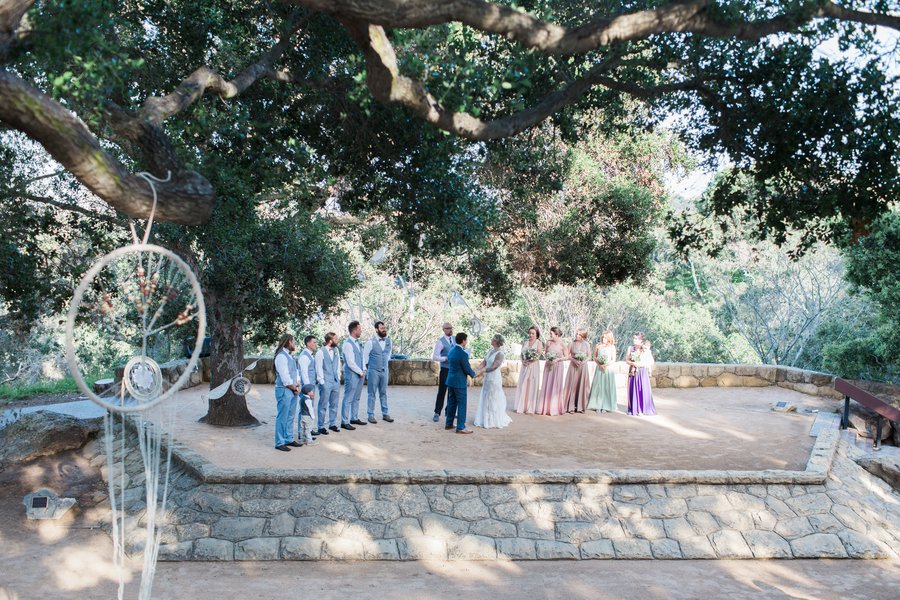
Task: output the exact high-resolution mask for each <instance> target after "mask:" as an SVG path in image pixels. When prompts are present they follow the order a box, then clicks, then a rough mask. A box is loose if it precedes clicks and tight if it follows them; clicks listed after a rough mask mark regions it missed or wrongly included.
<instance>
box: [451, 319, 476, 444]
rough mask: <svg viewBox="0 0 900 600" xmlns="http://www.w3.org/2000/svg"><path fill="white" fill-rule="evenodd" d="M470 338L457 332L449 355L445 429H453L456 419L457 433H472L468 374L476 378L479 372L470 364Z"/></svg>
mask: <svg viewBox="0 0 900 600" xmlns="http://www.w3.org/2000/svg"><path fill="white" fill-rule="evenodd" d="M468 338H469V336H467V335H466V334H465V333H462V332H460V333H457V334H456V345H455V346H454V347H453V348H452V349H451V350H450V354H449V355H448V356H447V363H449V364H448V367H447V410H446V414H447V424H446V426H445V427H444V429H447V430H450V429H453V420H454V419H456V433H472V431H471V430H470V429H466V401H467V398H466V385H467V384H468V379H467V378H466V375H468V376H469V377H472V378H474V377H477V376H478V374H479V373H478V372H476V371H473V370H472V366H471V365H470V364H469V355H468V354H467V353H466V344H467V343H468ZM479 372H480V371H479Z"/></svg>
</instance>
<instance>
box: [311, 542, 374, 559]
mask: <svg viewBox="0 0 900 600" xmlns="http://www.w3.org/2000/svg"><path fill="white" fill-rule="evenodd" d="M363 541H364V540H363V539H362V538H360V537H358V536H347V537H343V536H342V537H333V538H326V539H325V543H324V544H323V545H322V558H323V559H331V560H363V559H365V557H366V551H365V547H364V546H363Z"/></svg>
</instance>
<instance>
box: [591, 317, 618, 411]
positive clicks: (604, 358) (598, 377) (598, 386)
mask: <svg viewBox="0 0 900 600" xmlns="http://www.w3.org/2000/svg"><path fill="white" fill-rule="evenodd" d="M594 362H595V363H597V370H596V372H595V373H594V383H593V385H591V402H590V404H588V408H590V409H591V410H596V411H597V412H603V411H604V410H605V411H606V412H615V411H616V403H617V402H618V399H617V398H616V374H615V373H614V372H613V369H612V366H613V363H614V362H616V338H615V336H614V335H613V332H612V331H606V332H604V333H603V336H602V337H601V338H600V343H599V344H597V346H596V347H595V348H594Z"/></svg>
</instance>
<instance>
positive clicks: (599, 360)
mask: <svg viewBox="0 0 900 600" xmlns="http://www.w3.org/2000/svg"><path fill="white" fill-rule="evenodd" d="M597 362H598V363H600V364H601V365H602V366H606V357H605V356H603V355H602V354H601V355H600V356H598V357H597Z"/></svg>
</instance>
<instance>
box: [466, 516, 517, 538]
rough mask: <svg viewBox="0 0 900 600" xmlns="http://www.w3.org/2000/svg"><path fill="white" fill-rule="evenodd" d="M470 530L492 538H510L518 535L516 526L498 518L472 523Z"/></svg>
mask: <svg viewBox="0 0 900 600" xmlns="http://www.w3.org/2000/svg"><path fill="white" fill-rule="evenodd" d="M469 532H470V533H473V534H475V535H483V536H487V537H491V538H510V537H515V536H516V526H515V525H513V524H512V523H506V522H504V521H498V520H497V519H483V520H481V521H476V522H474V523H472V524H471V525H470V526H469Z"/></svg>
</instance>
